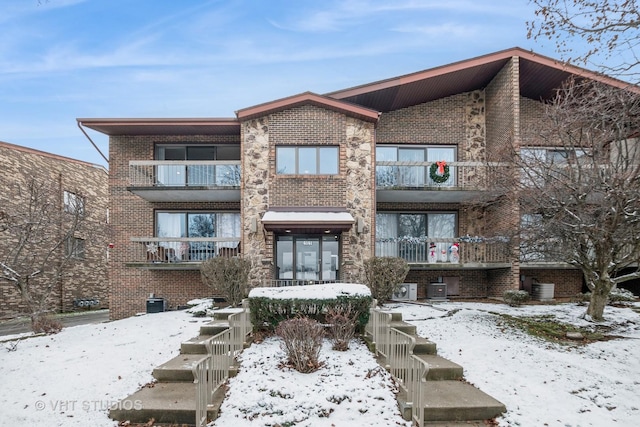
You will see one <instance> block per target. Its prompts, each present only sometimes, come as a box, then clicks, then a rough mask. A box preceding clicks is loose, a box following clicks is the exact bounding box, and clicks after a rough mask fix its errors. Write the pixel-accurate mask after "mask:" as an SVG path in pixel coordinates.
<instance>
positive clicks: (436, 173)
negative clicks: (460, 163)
mask: <svg viewBox="0 0 640 427" xmlns="http://www.w3.org/2000/svg"><path fill="white" fill-rule="evenodd" d="M449 176H450V174H449V165H448V164H447V162H445V161H444V160H442V161H439V162H435V163H433V164H432V165H431V167H430V168H429V178H431V180H432V181H433V182H435V183H436V184H442V183H443V182H447V181H448V180H449Z"/></svg>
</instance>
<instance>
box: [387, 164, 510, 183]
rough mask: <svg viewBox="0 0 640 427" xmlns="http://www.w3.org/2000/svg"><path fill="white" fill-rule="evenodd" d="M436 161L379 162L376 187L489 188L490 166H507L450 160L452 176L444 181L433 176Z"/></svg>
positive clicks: (449, 166)
mask: <svg viewBox="0 0 640 427" xmlns="http://www.w3.org/2000/svg"><path fill="white" fill-rule="evenodd" d="M434 164H435V162H408V161H380V162H376V188H377V189H379V190H384V189H391V190H392V189H429V188H447V187H451V188H460V189H469V190H486V189H489V188H488V182H489V181H488V180H487V176H488V175H489V173H490V171H489V169H490V168H495V167H497V166H507V165H506V164H502V163H495V162H494V163H486V162H448V163H447V166H448V168H449V177H448V179H447V180H446V181H444V182H436V181H434V180H433V179H432V178H431V174H430V170H431V166H432V165H434Z"/></svg>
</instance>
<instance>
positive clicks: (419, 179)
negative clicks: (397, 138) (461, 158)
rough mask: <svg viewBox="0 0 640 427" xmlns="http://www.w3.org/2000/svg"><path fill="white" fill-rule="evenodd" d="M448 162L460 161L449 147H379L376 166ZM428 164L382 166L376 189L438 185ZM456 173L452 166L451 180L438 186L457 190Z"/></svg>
mask: <svg viewBox="0 0 640 427" xmlns="http://www.w3.org/2000/svg"><path fill="white" fill-rule="evenodd" d="M442 160H444V161H445V162H447V163H451V162H455V161H456V148H455V147H448V146H423V145H379V146H377V147H376V162H407V163H408V162H413V163H424V162H429V163H434V162H439V161H442ZM429 170H430V167H428V166H427V165H426V164H423V165H411V164H404V165H401V164H398V165H381V166H376V185H377V186H378V187H424V186H425V185H434V182H433V180H432V179H431V176H430V173H429ZM455 183H456V170H455V167H454V166H449V178H448V179H447V180H446V181H444V182H440V183H438V185H440V186H443V187H446V186H454V185H455Z"/></svg>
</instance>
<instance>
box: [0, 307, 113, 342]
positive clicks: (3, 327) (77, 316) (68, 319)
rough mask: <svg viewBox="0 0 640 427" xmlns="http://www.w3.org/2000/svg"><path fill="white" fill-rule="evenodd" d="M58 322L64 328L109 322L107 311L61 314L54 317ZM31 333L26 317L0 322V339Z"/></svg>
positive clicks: (29, 322)
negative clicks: (6, 336)
mask: <svg viewBox="0 0 640 427" xmlns="http://www.w3.org/2000/svg"><path fill="white" fill-rule="evenodd" d="M54 317H55V318H57V319H58V320H60V321H61V322H62V324H63V325H64V327H65V328H66V327H69V326H76V325H87V324H91V323H103V322H108V321H109V310H89V311H82V312H73V313H62V314H56V315H54ZM30 331H31V321H30V320H29V318H28V317H20V318H18V319H12V320H6V321H4V322H0V337H2V336H5V335H15V334H22V333H25V332H30Z"/></svg>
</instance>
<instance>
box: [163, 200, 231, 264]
mask: <svg viewBox="0 0 640 427" xmlns="http://www.w3.org/2000/svg"><path fill="white" fill-rule="evenodd" d="M240 234H241V232H240V214H239V213H235V212H202V211H193V212H156V236H157V237H171V238H185V239H184V240H178V239H171V240H170V241H167V242H162V243H160V245H161V246H163V247H165V248H168V249H171V250H172V252H173V253H174V254H175V255H176V256H177V257H178V258H179V259H182V260H186V259H189V260H191V261H202V260H204V259H207V258H210V257H211V256H214V255H215V254H216V253H217V252H218V251H219V250H220V249H221V248H232V249H235V248H237V247H238V243H239V241H240ZM204 237H212V238H213V237H217V238H228V240H222V241H214V240H213V239H212V240H211V241H202V240H196V239H200V238H204ZM190 239H192V240H190Z"/></svg>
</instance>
